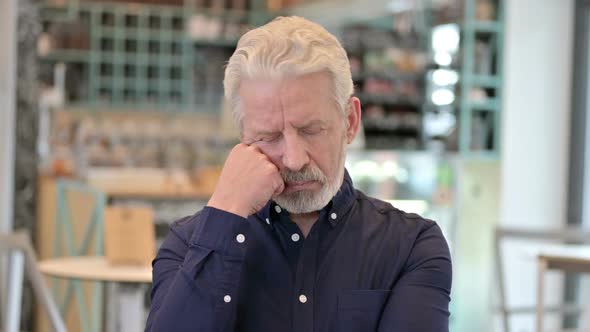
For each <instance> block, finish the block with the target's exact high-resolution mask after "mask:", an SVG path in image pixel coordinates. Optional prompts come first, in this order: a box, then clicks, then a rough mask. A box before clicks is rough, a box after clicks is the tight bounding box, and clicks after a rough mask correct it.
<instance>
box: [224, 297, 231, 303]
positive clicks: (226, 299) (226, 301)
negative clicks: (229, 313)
mask: <svg viewBox="0 0 590 332" xmlns="http://www.w3.org/2000/svg"><path fill="white" fill-rule="evenodd" d="M223 302H225V303H230V302H231V296H229V295H226V296H224V297H223Z"/></svg>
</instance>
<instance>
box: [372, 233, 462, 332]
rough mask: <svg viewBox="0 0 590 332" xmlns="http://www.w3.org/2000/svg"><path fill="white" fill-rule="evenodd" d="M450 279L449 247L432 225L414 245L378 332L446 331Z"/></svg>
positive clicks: (382, 317) (447, 327) (387, 305)
mask: <svg viewBox="0 0 590 332" xmlns="http://www.w3.org/2000/svg"><path fill="white" fill-rule="evenodd" d="M451 279H452V266H451V257H450V253H449V248H448V246H447V243H446V241H445V238H444V236H443V235H442V232H441V230H440V228H439V227H438V226H437V225H436V224H433V225H432V226H430V227H429V228H427V229H426V230H424V231H423V232H422V233H421V234H420V235H419V237H418V239H417V241H416V242H415V244H414V248H413V249H412V252H411V254H410V257H409V259H408V262H407V264H406V268H405V272H404V274H403V275H402V276H401V277H400V279H399V280H398V281H397V283H396V284H395V285H394V287H393V290H392V292H391V294H390V298H389V300H388V302H387V304H386V306H385V309H384V311H383V315H382V316H381V321H380V324H379V329H378V331H379V332H386V331H396V332H406V331H421V332H447V331H449V302H450V292H451Z"/></svg>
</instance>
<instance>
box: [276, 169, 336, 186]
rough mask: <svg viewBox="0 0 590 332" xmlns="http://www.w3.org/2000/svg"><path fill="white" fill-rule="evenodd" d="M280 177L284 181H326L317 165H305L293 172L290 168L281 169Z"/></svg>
mask: <svg viewBox="0 0 590 332" xmlns="http://www.w3.org/2000/svg"><path fill="white" fill-rule="evenodd" d="M280 173H281V177H282V178H283V181H284V182H285V183H288V182H299V181H318V182H320V183H326V180H327V178H326V176H325V175H324V173H322V171H321V170H320V169H319V168H317V167H312V166H306V167H305V168H303V169H302V170H300V171H297V172H294V171H291V170H288V169H286V170H281V171H280Z"/></svg>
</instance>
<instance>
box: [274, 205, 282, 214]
mask: <svg viewBox="0 0 590 332" xmlns="http://www.w3.org/2000/svg"><path fill="white" fill-rule="evenodd" d="M275 211H277V213H281V211H283V210H282V209H281V207H280V206H278V205H275Z"/></svg>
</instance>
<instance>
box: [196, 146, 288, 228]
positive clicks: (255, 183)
mask: <svg viewBox="0 0 590 332" xmlns="http://www.w3.org/2000/svg"><path fill="white" fill-rule="evenodd" d="M284 188H285V183H284V182H283V179H282V177H281V174H280V173H279V169H278V168H277V166H276V165H275V164H273V163H272V162H271V161H270V159H268V157H267V156H266V155H265V154H263V153H262V152H261V151H260V149H258V147H256V146H253V145H251V146H248V145H245V144H242V143H240V144H238V145H236V146H235V147H234V148H233V149H232V151H231V152H230V154H229V156H228V157H227V160H226V161H225V165H223V170H222V171H221V176H220V177H219V180H218V182H217V186H216V187H215V192H213V195H212V196H211V199H210V200H209V203H208V204H207V206H211V207H214V208H217V209H220V210H224V211H227V212H231V213H234V214H237V215H239V216H242V217H244V218H247V217H248V216H249V215H251V214H254V213H255V212H257V211H258V210H260V209H262V208H263V207H264V205H265V204H266V203H267V202H268V200H270V199H271V198H272V197H275V196H277V195H279V194H280V193H281V192H283V189H284Z"/></svg>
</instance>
